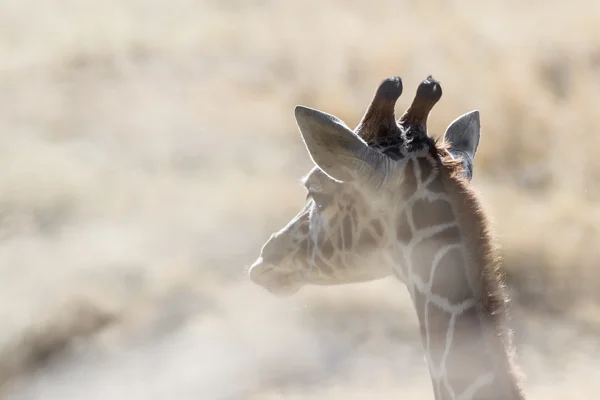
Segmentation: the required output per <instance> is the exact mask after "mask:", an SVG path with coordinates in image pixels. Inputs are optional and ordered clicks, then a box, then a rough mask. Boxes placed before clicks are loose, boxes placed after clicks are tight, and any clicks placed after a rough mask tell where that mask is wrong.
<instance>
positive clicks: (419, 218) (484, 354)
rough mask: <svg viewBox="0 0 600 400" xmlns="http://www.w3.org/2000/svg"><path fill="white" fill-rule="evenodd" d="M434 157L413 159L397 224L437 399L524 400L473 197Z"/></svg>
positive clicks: (487, 243) (496, 279) (406, 276)
mask: <svg viewBox="0 0 600 400" xmlns="http://www.w3.org/2000/svg"><path fill="white" fill-rule="evenodd" d="M434 165H436V164H435V162H434V158H433V157H431V156H424V157H419V158H414V159H411V160H410V161H409V162H408V164H407V168H406V175H405V178H404V183H403V185H404V186H405V187H404V189H405V190H403V192H405V193H411V194H412V195H411V196H410V197H409V198H407V199H405V200H406V204H407V207H406V209H404V211H403V212H402V213H401V215H400V221H399V223H398V230H397V236H398V245H399V248H400V252H401V254H402V257H403V259H404V260H403V261H404V271H403V272H402V273H403V275H404V279H405V282H406V283H407V286H408V289H409V292H410V294H411V297H412V300H413V303H414V307H415V310H416V313H417V317H418V319H419V326H420V330H421V338H422V342H423V347H424V349H425V353H426V360H427V364H428V367H429V371H430V374H431V379H432V383H433V387H434V393H435V398H436V399H437V400H447V399H464V400H475V399H522V398H523V397H522V394H521V392H520V389H519V387H518V383H517V380H516V379H515V376H514V372H513V369H512V368H513V367H512V364H511V353H510V351H511V347H510V346H511V344H510V336H509V334H508V331H507V330H505V329H504V326H503V325H502V324H503V323H504V320H503V319H504V317H505V310H504V308H503V306H504V297H503V294H502V286H501V284H500V281H499V277H498V274H497V271H496V269H495V264H494V260H493V259H492V258H491V253H492V251H491V247H490V239H489V234H488V232H487V230H486V229H487V228H486V227H487V224H486V221H485V219H484V215H483V213H482V212H481V210H480V207H479V204H478V202H477V200H476V199H475V198H474V197H473V195H472V194H471V192H469V190H468V188H467V187H466V186H465V185H464V183H463V182H462V181H461V180H460V179H458V178H454V177H453V176H450V173H449V171H448V170H447V169H446V167H444V166H441V167H439V168H435V167H434Z"/></svg>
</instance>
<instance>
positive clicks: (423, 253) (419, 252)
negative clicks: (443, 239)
mask: <svg viewBox="0 0 600 400" xmlns="http://www.w3.org/2000/svg"><path fill="white" fill-rule="evenodd" d="M436 250H438V247H437V246H434V243H433V242H431V241H429V240H423V241H422V242H420V243H419V244H417V245H416V246H415V247H414V248H413V251H412V258H411V262H412V265H413V272H414V273H415V274H416V275H418V276H419V277H420V278H421V280H422V281H423V282H425V283H427V282H429V277H430V274H431V266H432V264H433V259H434V257H435V252H436Z"/></svg>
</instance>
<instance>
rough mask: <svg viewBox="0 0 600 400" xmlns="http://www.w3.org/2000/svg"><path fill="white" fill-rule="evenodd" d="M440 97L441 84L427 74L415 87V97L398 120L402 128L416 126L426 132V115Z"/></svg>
mask: <svg viewBox="0 0 600 400" xmlns="http://www.w3.org/2000/svg"><path fill="white" fill-rule="evenodd" d="M441 97H442V86H441V85H440V83H439V82H438V81H436V80H435V79H433V77H432V76H431V75H429V76H428V77H427V78H426V79H425V80H424V81H423V82H421V84H420V85H419V87H418V88H417V93H416V95H415V98H414V100H413V102H412V104H411V105H410V107H409V108H408V110H406V112H405V113H404V114H403V115H402V117H400V119H399V120H398V122H399V123H400V125H402V127H403V128H404V129H408V128H416V129H418V130H422V131H424V132H427V117H429V113H430V112H431V109H432V108H433V106H434V105H435V104H436V103H437V102H438V101H439V100H440V98H441Z"/></svg>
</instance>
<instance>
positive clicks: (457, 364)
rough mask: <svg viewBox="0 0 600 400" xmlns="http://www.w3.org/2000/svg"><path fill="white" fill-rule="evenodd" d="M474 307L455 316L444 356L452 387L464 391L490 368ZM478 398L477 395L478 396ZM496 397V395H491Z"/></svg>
mask: <svg viewBox="0 0 600 400" xmlns="http://www.w3.org/2000/svg"><path fill="white" fill-rule="evenodd" d="M481 337H482V332H481V327H480V322H479V317H478V316H477V313H476V311H475V307H472V308H470V309H468V310H466V311H465V312H464V313H462V314H461V315H459V316H457V317H456V320H455V322H454V336H453V340H452V345H451V347H450V351H449V353H448V357H447V358H446V371H447V376H448V381H449V382H451V385H452V389H453V390H454V392H455V393H457V394H459V393H462V392H464V391H465V390H466V389H467V388H468V387H469V386H470V385H471V384H473V382H474V379H476V378H477V377H478V376H480V375H482V374H484V373H485V372H488V371H491V370H492V365H491V363H490V361H489V358H487V357H485V354H486V348H485V345H484V343H483V342H482V341H481ZM478 398H479V397H478ZM492 398H496V397H492Z"/></svg>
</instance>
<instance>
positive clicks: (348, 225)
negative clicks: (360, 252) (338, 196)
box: [342, 215, 352, 249]
mask: <svg viewBox="0 0 600 400" xmlns="http://www.w3.org/2000/svg"><path fill="white" fill-rule="evenodd" d="M342 235H343V236H344V249H350V248H352V220H351V219H350V216H349V215H346V216H345V217H344V221H343V223H342Z"/></svg>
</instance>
